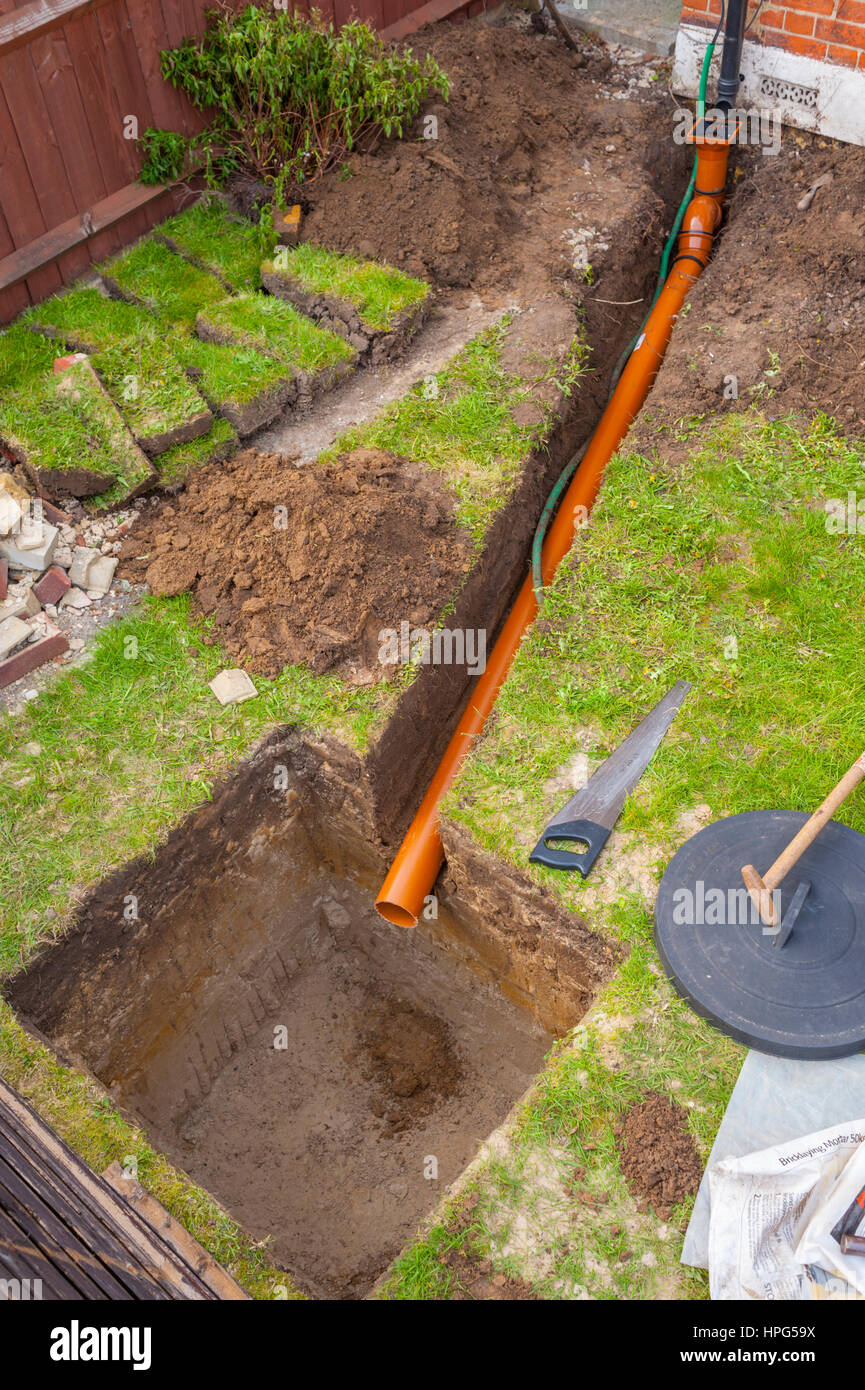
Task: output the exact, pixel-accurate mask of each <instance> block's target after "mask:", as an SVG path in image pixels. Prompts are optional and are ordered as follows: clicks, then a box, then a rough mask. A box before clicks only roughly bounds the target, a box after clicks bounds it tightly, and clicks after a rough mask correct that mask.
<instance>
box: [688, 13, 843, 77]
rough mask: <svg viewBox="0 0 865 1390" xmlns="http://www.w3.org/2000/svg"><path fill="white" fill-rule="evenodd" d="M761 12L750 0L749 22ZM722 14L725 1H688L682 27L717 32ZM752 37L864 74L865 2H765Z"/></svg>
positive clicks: (750, 32) (751, 32)
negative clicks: (706, 27) (701, 27)
mask: <svg viewBox="0 0 865 1390" xmlns="http://www.w3.org/2000/svg"><path fill="white" fill-rule="evenodd" d="M756 10H757V4H756V0H751V3H749V5H748V20H749V22H750V20H751V17H752V15H753V14H754V13H755V11H756ZM720 14H721V0H689V3H688V4H687V5H685V7H684V9H683V10H682V23H683V24H705V25H711V26H712V27H714V26H715V25H716V24H717V22H718V18H719V16H720ZM747 37H748V38H749V39H756V40H758V41H760V42H762V43H766V44H773V45H775V46H777V47H780V48H786V49H787V51H788V52H790V53H801V54H803V55H804V56H805V57H806V58H821V59H824V60H825V61H826V62H828V63H839V64H841V65H842V66H844V67H848V68H855V67H857V66H858V67H859V68H862V69H865V0H793V3H791V4H789V5H788V4H786V3H785V2H784V0H766V3H764V4H763V7H762V9H761V10H760V13H759V14H758V15H757V18H756V19H755V20H754V23H753V24H752V25H751V27H750V29H749V30H748V35H747Z"/></svg>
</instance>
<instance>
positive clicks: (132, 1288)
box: [0, 1079, 245, 1301]
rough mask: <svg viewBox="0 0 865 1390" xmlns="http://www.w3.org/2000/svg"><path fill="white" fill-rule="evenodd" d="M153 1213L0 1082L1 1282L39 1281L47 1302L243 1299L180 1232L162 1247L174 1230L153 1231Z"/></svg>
mask: <svg viewBox="0 0 865 1390" xmlns="http://www.w3.org/2000/svg"><path fill="white" fill-rule="evenodd" d="M118 1186H119V1185H118ZM136 1207H137V1209H136ZM159 1212H161V1208H158V1204H156V1203H155V1202H153V1203H150V1202H148V1201H145V1200H139V1201H138V1202H137V1203H136V1204H131V1203H130V1202H129V1201H127V1200H126V1199H125V1198H124V1196H123V1195H122V1187H120V1188H119V1191H118V1190H115V1188H114V1187H112V1185H110V1184H109V1183H108V1182H106V1181H105V1180H104V1179H102V1178H101V1177H99V1176H98V1175H97V1174H96V1173H94V1172H93V1171H92V1170H91V1169H90V1168H88V1167H87V1165H86V1164H85V1163H84V1162H83V1161H82V1160H81V1159H80V1158H79V1157H78V1156H77V1154H75V1153H74V1152H73V1150H72V1149H70V1148H69V1146H68V1145H67V1144H64V1143H63V1141H62V1140H61V1139H60V1138H59V1136H58V1135H57V1134H55V1133H54V1131H53V1130H52V1129H51V1128H50V1127H49V1126H48V1125H47V1124H45V1122H44V1121H43V1120H41V1119H40V1117H39V1116H38V1115H37V1114H36V1112H35V1111H34V1110H33V1109H32V1108H31V1107H30V1106H29V1105H27V1103H26V1102H25V1101H23V1100H22V1099H21V1097H20V1096H19V1095H17V1094H16V1092H15V1091H13V1090H12V1088H11V1087H9V1086H7V1085H6V1083H5V1082H4V1081H3V1080H2V1079H0V1278H5V1279H7V1280H8V1279H12V1278H17V1279H28V1278H29V1279H41V1280H42V1297H43V1298H75V1299H110V1300H112V1301H113V1300H125V1299H139V1300H162V1299H193V1300H203V1299H208V1300H209V1299H215V1298H220V1297H221V1298H230V1297H237V1298H243V1297H245V1295H244V1293H243V1291H242V1290H241V1289H239V1287H238V1286H237V1285H236V1284H235V1283H234V1281H233V1280H232V1279H231V1278H230V1276H229V1275H228V1274H226V1273H225V1271H224V1270H221V1269H219V1267H218V1266H216V1265H215V1263H214V1262H213V1261H212V1260H211V1257H210V1256H208V1255H207V1254H206V1252H204V1251H203V1250H202V1249H201V1247H200V1246H198V1244H197V1243H196V1242H195V1241H194V1240H193V1239H192V1237H191V1236H189V1235H188V1233H186V1232H184V1233H183V1236H184V1237H185V1239H182V1238H179V1237H180V1233H181V1231H182V1228H178V1229H177V1230H176V1231H173V1235H174V1239H173V1241H172V1240H171V1239H166V1238H165V1236H164V1235H163V1230H165V1231H167V1232H168V1233H169V1234H171V1231H172V1228H173V1227H174V1226H176V1223H174V1222H173V1218H169V1217H168V1216H167V1214H163V1216H162V1217H159V1218H158V1221H157V1223H156V1225H154V1224H151V1222H152V1220H153V1218H154V1215H157V1216H158V1213H159ZM163 1217H164V1219H163ZM159 1227H161V1228H162V1229H159ZM210 1266H213V1268H212V1269H211V1268H210ZM199 1271H200V1273H199Z"/></svg>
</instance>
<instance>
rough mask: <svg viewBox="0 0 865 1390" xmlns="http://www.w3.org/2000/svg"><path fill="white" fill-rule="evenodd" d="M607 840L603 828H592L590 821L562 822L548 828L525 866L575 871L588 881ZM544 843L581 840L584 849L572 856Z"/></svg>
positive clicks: (605, 830)
mask: <svg viewBox="0 0 865 1390" xmlns="http://www.w3.org/2000/svg"><path fill="white" fill-rule="evenodd" d="M609 838H610V832H609V830H608V829H607V827H606V826H605V825H596V824H595V822H594V821H592V820H566V821H562V823H561V825H548V826H547V828H546V830H545V831H544V833H543V835H542V836H541V838H540V839H539V840H538V843H537V844H536V845H535V847H534V849H533V850H532V852H531V854H530V855H529V863H530V864H543V865H544V867H545V868H547V869H576V870H577V871H578V872H579V873H581V874H582V875H583V878H588V876H589V873H590V871H591V868H592V865H593V864H594V862H595V860H596V859H597V857H598V855H599V854H600V852H601V850H602V849H603V848H604V845H605V844H606V843H607V840H608V839H609ZM547 840H573V841H575V842H579V841H580V840H582V841H583V842H584V843H585V844H587V845H588V849H587V850H584V851H583V853H582V854H574V853H573V852H572V851H571V850H569V849H550V848H549V846H548V845H547Z"/></svg>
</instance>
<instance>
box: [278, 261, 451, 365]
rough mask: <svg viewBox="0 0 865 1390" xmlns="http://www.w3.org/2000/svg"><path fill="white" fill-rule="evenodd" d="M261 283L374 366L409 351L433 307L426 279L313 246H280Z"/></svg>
mask: <svg viewBox="0 0 865 1390" xmlns="http://www.w3.org/2000/svg"><path fill="white" fill-rule="evenodd" d="M261 280H262V284H263V285H264V286H265V288H266V289H267V290H269V291H270V293H271V294H273V295H276V296H278V297H279V298H281V299H285V300H288V301H289V303H291V304H293V305H294V306H295V308H297V309H299V310H300V311H301V312H302V313H304V314H307V315H308V316H309V317H310V318H311V319H314V320H315V321H316V323H319V324H321V325H322V326H323V327H326V328H329V329H332V330H333V331H334V332H335V333H339V334H341V335H342V336H343V337H344V338H346V339H347V340H348V341H349V342H350V343H351V344H352V346H353V347H356V348H357V349H358V351H359V352H361V353H362V354H363V355H364V356H365V357H367V358H368V359H369V361H370V362H371V363H372V364H373V365H377V364H378V363H381V362H384V361H386V360H387V359H388V358H391V357H395V356H397V355H398V354H399V353H400V352H402V351H404V350H405V347H406V345H407V344H408V343H409V342H410V341H411V339H412V337H413V336H414V335H415V333H416V332H417V331H418V329H419V328H420V326H421V324H422V323H423V321H424V319H425V318H426V316H427V314H428V313H429V310H430V306H431V292H430V287H429V285H427V284H425V283H424V282H423V281H422V280H415V279H413V278H412V277H411V276H409V275H404V274H403V272H402V271H400V270H394V269H393V267H391V266H383V265H379V264H377V263H376V262H375V261H364V260H360V259H358V258H357V257H355V256H344V255H339V254H337V253H336V252H333V251H327V250H325V249H324V247H321V246H313V245H312V244H311V243H309V242H305V243H304V244H303V245H301V246H294V247H289V246H281V247H279V248H278V249H277V252H276V254H275V256H274V257H273V259H272V260H267V261H265V262H264V263H263V264H262V267H261Z"/></svg>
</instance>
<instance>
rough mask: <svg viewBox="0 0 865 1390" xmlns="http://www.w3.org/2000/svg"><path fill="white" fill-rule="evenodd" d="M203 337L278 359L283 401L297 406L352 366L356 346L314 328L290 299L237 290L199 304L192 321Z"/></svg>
mask: <svg viewBox="0 0 865 1390" xmlns="http://www.w3.org/2000/svg"><path fill="white" fill-rule="evenodd" d="M195 328H196V333H197V335H198V337H199V338H201V339H202V340H203V341H204V342H208V343H218V344H220V345H222V346H224V347H232V348H241V349H245V350H246V351H252V352H257V353H260V354H261V355H262V356H264V357H271V358H273V359H274V361H276V362H279V363H281V364H282V367H283V373H284V379H285V382H286V385H287V388H288V389H287V395H286V404H289V405H292V406H295V407H296V406H299V405H301V404H303V403H304V401H305V400H307V399H309V398H310V397H311V396H312V395H313V394H314V393H315V392H316V391H322V390H329V389H330V388H331V387H332V386H334V385H335V384H336V382H337V381H338V380H339V379H340V377H342V376H344V375H345V374H346V373H347V372H349V371H351V369H352V367H353V365H354V362H355V359H356V356H357V354H356V352H355V350H354V348H353V347H351V346H350V344H348V343H347V342H345V340H344V339H343V338H341V337H339V336H338V334H336V333H330V332H328V331H327V330H325V329H322V328H317V327H316V326H315V324H314V323H312V321H311V320H310V319H308V318H306V317H305V316H304V315H303V314H299V313H298V312H297V310H296V309H294V308H293V307H292V305H290V304H285V303H283V301H282V300H279V299H273V298H270V297H267V296H265V295H252V294H238V295H233V296H231V297H230V298H228V299H223V300H222V302H221V303H220V304H216V305H213V306H210V307H208V308H207V309H203V310H202V311H201V313H199V315H198V317H197V319H196V323H195Z"/></svg>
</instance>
